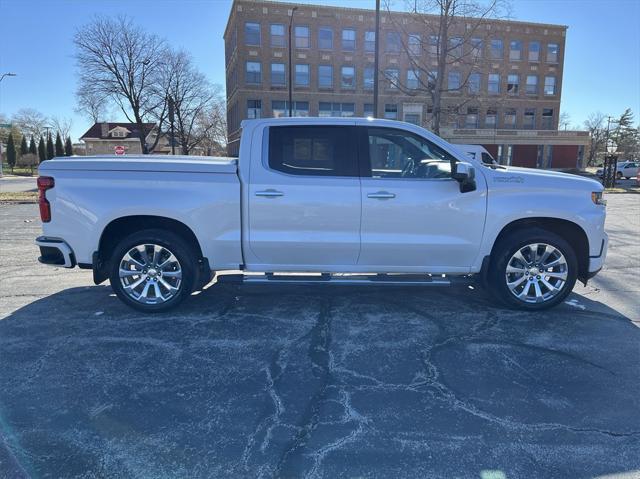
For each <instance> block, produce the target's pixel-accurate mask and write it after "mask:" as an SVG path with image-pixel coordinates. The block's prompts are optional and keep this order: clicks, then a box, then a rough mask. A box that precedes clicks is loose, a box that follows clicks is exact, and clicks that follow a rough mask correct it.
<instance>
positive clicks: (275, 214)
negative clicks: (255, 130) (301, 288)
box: [245, 125, 361, 271]
mask: <svg viewBox="0 0 640 479" xmlns="http://www.w3.org/2000/svg"><path fill="white" fill-rule="evenodd" d="M354 133H355V127H354V126H349V125H340V126H328V125H322V126H320V125H315V126H311V125H309V126H307V125H291V126H287V125H283V126H272V127H269V128H268V129H267V130H266V131H265V135H267V136H268V137H267V138H265V140H264V141H263V152H262V158H261V160H262V165H255V164H254V165H253V167H252V170H251V181H250V184H249V187H248V188H249V192H248V193H249V194H248V198H249V219H248V225H249V248H250V251H249V252H248V253H249V255H250V257H249V258H245V260H246V261H247V263H248V264H251V265H252V267H255V268H256V269H260V268H261V266H262V265H264V268H265V269H266V270H269V269H280V270H282V269H285V270H292V271H295V270H305V269H306V270H322V269H323V267H325V266H331V267H336V266H340V265H344V266H347V267H348V266H349V265H355V264H356V262H357V260H358V254H359V251H360V209H361V199H360V179H359V177H358V162H357V147H356V142H355V141H354V138H355V136H354ZM331 269H335V268H331ZM347 269H348V268H347Z"/></svg>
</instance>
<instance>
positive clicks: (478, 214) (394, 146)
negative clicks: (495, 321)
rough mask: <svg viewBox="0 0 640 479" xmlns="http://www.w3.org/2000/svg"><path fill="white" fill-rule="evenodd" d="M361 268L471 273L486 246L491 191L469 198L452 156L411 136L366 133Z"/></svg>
mask: <svg viewBox="0 0 640 479" xmlns="http://www.w3.org/2000/svg"><path fill="white" fill-rule="evenodd" d="M360 128H361V129H360V131H359V135H360V136H359V145H360V152H361V153H360V155H361V162H362V164H363V172H362V175H363V176H362V179H361V181H362V231H361V251H360V258H359V261H358V264H359V265H363V266H364V265H368V266H371V267H372V269H373V270H374V271H406V272H416V271H421V272H432V273H438V272H468V271H469V269H470V267H471V265H472V264H473V262H474V260H475V259H476V256H477V254H478V251H479V248H480V244H481V241H482V234H483V230H484V222H485V213H486V186H485V183H484V179H483V178H482V175H481V173H480V172H479V171H477V172H476V174H477V176H478V178H477V180H476V184H477V186H476V189H475V190H474V191H467V192H465V193H462V192H461V191H460V184H459V183H458V182H457V181H456V180H454V179H453V178H452V177H451V164H452V163H451V162H452V161H453V162H454V163H455V162H456V161H457V160H456V158H454V157H453V156H452V155H451V154H449V153H447V152H446V151H445V150H444V149H442V148H440V147H439V146H437V145H435V144H434V143H433V142H431V141H429V140H428V139H425V138H423V137H421V136H419V135H417V134H414V133H412V132H410V131H406V130H403V129H397V128H391V127H364V126H363V127H360Z"/></svg>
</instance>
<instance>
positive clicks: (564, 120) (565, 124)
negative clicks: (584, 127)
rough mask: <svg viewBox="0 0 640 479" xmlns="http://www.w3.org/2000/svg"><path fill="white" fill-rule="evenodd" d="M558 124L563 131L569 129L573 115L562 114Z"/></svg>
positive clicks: (564, 112)
mask: <svg viewBox="0 0 640 479" xmlns="http://www.w3.org/2000/svg"><path fill="white" fill-rule="evenodd" d="M558 124H559V126H560V128H561V129H563V130H566V129H567V128H569V125H571V115H570V114H569V113H567V112H566V111H563V112H562V113H560V120H559V121H558Z"/></svg>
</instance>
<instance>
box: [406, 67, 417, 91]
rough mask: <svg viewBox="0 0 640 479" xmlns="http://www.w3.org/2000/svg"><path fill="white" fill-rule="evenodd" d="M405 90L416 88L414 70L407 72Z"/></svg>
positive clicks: (415, 73) (415, 72)
mask: <svg viewBox="0 0 640 479" xmlns="http://www.w3.org/2000/svg"><path fill="white" fill-rule="evenodd" d="M407 88H408V89H409V90H415V89H416V88H418V72H417V71H415V70H407Z"/></svg>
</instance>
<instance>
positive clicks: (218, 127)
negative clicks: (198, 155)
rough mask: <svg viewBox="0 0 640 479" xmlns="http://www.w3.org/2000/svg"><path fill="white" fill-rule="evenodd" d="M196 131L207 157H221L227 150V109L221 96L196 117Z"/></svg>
mask: <svg viewBox="0 0 640 479" xmlns="http://www.w3.org/2000/svg"><path fill="white" fill-rule="evenodd" d="M196 124H197V129H198V131H199V133H198V134H199V135H201V136H202V141H201V143H200V146H201V147H203V148H204V152H205V154H207V155H213V156H218V155H220V156H223V155H225V154H226V150H227V107H226V103H225V100H224V97H223V96H222V95H219V96H216V97H215V99H214V101H213V102H212V103H211V104H210V105H209V107H208V108H207V109H206V110H204V111H202V112H201V113H200V115H198V120H197V123H196Z"/></svg>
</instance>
